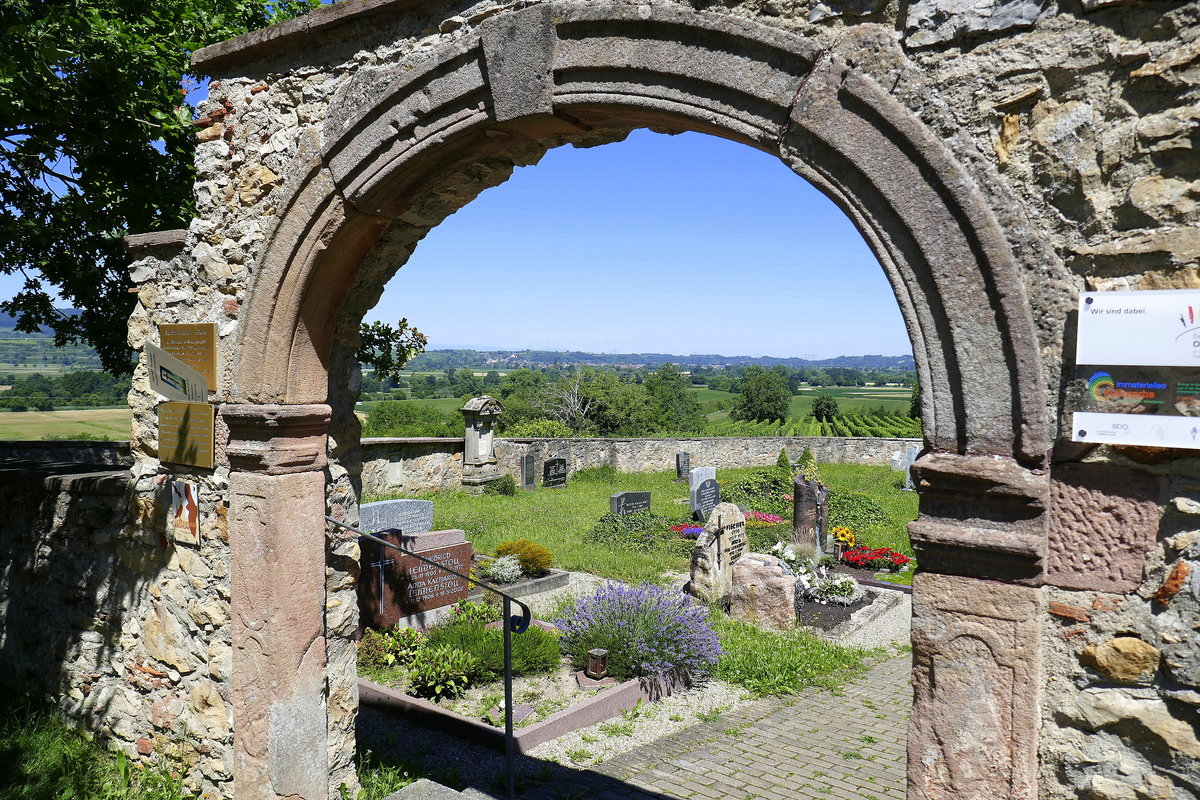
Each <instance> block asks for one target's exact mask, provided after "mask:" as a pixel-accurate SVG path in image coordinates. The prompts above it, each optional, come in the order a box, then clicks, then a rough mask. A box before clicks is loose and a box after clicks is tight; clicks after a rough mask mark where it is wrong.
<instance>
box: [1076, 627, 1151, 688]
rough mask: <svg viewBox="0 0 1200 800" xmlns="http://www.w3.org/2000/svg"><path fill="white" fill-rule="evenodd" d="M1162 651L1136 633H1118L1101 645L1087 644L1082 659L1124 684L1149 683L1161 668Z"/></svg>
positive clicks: (1088, 664)
mask: <svg viewBox="0 0 1200 800" xmlns="http://www.w3.org/2000/svg"><path fill="white" fill-rule="evenodd" d="M1161 659H1162V653H1160V652H1159V650H1158V648H1157V647H1155V646H1154V645H1152V644H1150V643H1148V642H1144V641H1142V640H1141V639H1138V638H1135V637H1133V636H1118V637H1116V638H1113V639H1109V640H1108V641H1107V642H1105V643H1104V644H1102V645H1098V646H1097V645H1088V646H1087V647H1085V648H1084V649H1083V653H1081V654H1080V657H1079V660H1080V661H1082V662H1083V663H1084V664H1086V665H1087V666H1089V667H1092V668H1093V669H1096V670H1099V671H1100V672H1102V673H1103V674H1104V675H1106V676H1108V677H1109V678H1111V679H1113V680H1115V681H1120V682H1122V683H1148V682H1150V681H1151V680H1153V679H1154V673H1155V672H1157V671H1158V665H1159V662H1160V661H1161Z"/></svg>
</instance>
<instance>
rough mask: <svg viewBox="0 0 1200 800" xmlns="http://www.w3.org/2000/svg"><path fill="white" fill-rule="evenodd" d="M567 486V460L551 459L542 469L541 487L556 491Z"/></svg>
mask: <svg viewBox="0 0 1200 800" xmlns="http://www.w3.org/2000/svg"><path fill="white" fill-rule="evenodd" d="M566 485H567V460H566V459H565V458H551V459H549V460H548V461H547V462H546V463H545V465H544V466H543V467H542V486H545V487H546V488H547V489H557V488H559V487H560V486H566Z"/></svg>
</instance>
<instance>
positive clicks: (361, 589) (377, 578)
mask: <svg viewBox="0 0 1200 800" xmlns="http://www.w3.org/2000/svg"><path fill="white" fill-rule="evenodd" d="M379 538H381V539H383V540H385V541H389V542H392V543H393V544H397V543H398V544H401V545H402V546H404V547H406V548H408V549H409V550H411V551H412V552H414V553H416V554H418V555H421V556H423V557H425V558H427V559H430V560H431V561H435V562H437V563H439V564H444V565H445V566H447V567H450V568H451V569H455V570H457V571H459V572H462V573H464V574H468V570H470V568H471V556H472V554H473V552H474V548H472V547H471V543H470V542H468V541H467V540H466V538H465V535H464V534H463V532H462V531H460V530H448V531H426V532H425V533H421V534H415V535H414V536H411V537H410V536H405V537H404V538H403V539H400V538H399V537H397V536H396V534H393V533H385V534H381V535H380V536H379ZM360 544H361V547H362V559H363V561H362V563H363V566H364V569H363V572H362V576H361V577H360V579H359V583H358V603H359V612H360V614H361V619H362V624H363V626H364V627H369V628H386V627H388V626H390V625H395V624H397V623H401V624H406V625H424V622H425V620H424V617H425V615H427V614H428V613H429V612H432V611H436V610H437V609H440V608H443V607H445V606H449V605H452V604H454V603H455V602H457V601H459V600H461V599H462V598H464V597H466V596H467V595H468V594H469V593H470V589H469V587H468V585H467V580H466V579H465V578H461V577H459V576H457V575H454V574H452V573H449V572H445V571H443V570H441V569H438V568H437V567H435V566H433V565H432V564H428V563H426V562H424V561H422V560H420V559H418V558H415V557H414V556H412V555H409V554H407V553H402V552H399V551H397V550H393V549H392V548H390V547H384V546H383V545H381V544H379V543H378V542H374V541H372V540H370V539H362V540H360Z"/></svg>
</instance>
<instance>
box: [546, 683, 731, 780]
mask: <svg viewBox="0 0 1200 800" xmlns="http://www.w3.org/2000/svg"><path fill="white" fill-rule="evenodd" d="M748 699H749V695H747V694H746V693H745V692H744V691H743V690H742V689H739V688H738V687H736V686H733V685H732V684H728V683H723V682H721V681H715V680H714V681H708V682H706V683H705V684H704V685H702V686H696V687H693V688H691V689H686V690H683V691H679V692H676V693H675V694H673V695H671V696H670V697H666V698H663V699H661V700H659V701H658V702H655V703H650V704H643V705H642V706H641V707H639V708H638V709H636V710H635V711H632V712H626V713H625V714H622V715H621V716H617V717H613V718H612V719H610V720H608V721H607V722H601V723H599V724H598V725H593V726H591V727H590V728H581V729H580V730H577V731H574V732H572V733H568V734H566V735H565V736H560V737H559V738H557V739H554V740H551V741H549V742H545V743H544V744H540V745H538V746H537V747H535V748H533V750H531V751H529V755H531V756H533V757H534V758H538V759H542V760H544V761H554V762H557V763H559V764H564V765H566V766H569V767H586V766H591V765H594V764H598V763H601V762H604V761H607V760H608V759H610V758H612V757H614V756H617V755H620V754H621V753H626V752H628V751H630V750H634V749H636V748H638V747H641V746H642V745H646V744H650V743H651V742H653V741H655V740H657V739H661V738H662V737H663V736H667V735H669V734H672V733H675V732H676V731H679V730H682V729H684V728H690V727H691V726H693V725H696V724H698V723H700V722H704V721H706V720H705V719H702V715H703V716H708V715H710V714H719V713H722V712H724V711H728V710H730V709H732V708H735V707H736V706H737V705H738V704H740V703H742V702H744V701H745V700H748ZM707 721H711V719H710V720H707Z"/></svg>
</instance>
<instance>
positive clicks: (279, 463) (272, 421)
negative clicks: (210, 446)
mask: <svg viewBox="0 0 1200 800" xmlns="http://www.w3.org/2000/svg"><path fill="white" fill-rule="evenodd" d="M331 414H332V411H331V409H330V408H329V406H327V405H324V404H312V405H295V406H285V405H233V404H231V405H224V406H221V419H222V421H223V422H224V423H225V426H226V427H228V429H229V444H228V445H227V446H226V447H225V454H226V457H227V458H228V459H229V466H230V467H231V468H232V469H234V470H238V471H241V472H262V473H266V474H267V475H284V474H287V473H291V472H310V471H314V470H321V469H324V468H325V459H326V456H325V448H326V438H327V432H328V430H329V418H330V415H331Z"/></svg>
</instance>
